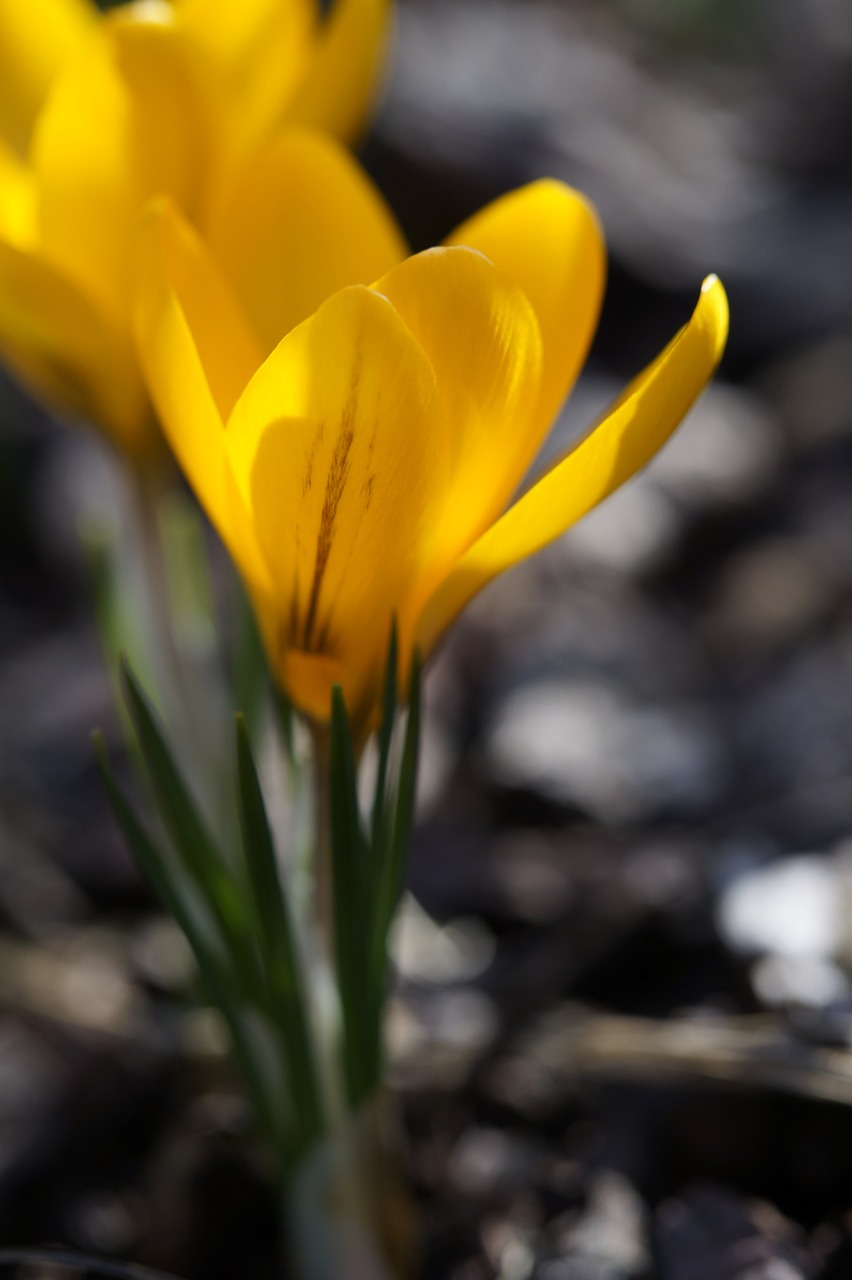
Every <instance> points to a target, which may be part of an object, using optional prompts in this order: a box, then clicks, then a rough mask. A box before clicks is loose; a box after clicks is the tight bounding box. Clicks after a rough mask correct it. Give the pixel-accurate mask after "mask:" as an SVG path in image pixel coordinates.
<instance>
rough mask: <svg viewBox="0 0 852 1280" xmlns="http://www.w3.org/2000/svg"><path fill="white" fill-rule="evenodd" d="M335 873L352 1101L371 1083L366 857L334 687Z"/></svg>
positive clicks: (350, 755)
mask: <svg viewBox="0 0 852 1280" xmlns="http://www.w3.org/2000/svg"><path fill="white" fill-rule="evenodd" d="M329 802H330V805H331V814H330V817H331V824H330V826H331V878H332V915H333V923H334V951H335V956H334V959H335V966H336V972H337V984H338V989H339V992H340V1001H341V1006H342V1013H343V1027H344V1036H345V1066H346V1080H347V1088H348V1093H349V1101H350V1103H351V1104H352V1105H356V1104H357V1103H358V1102H359V1101H360V1100H361V1098H362V1097H363V1096H364V1092H365V1090H366V1089H367V1088H368V1087H369V1085H370V1084H371V1083H372V1080H371V1063H370V1053H369V1044H370V1034H369V1023H368V1009H369V991H368V978H369V974H368V972H367V964H368V947H367V938H368V934H367V930H366V929H365V928H364V922H365V919H366V911H367V907H368V902H367V891H368V857H367V853H368V851H367V847H366V842H365V840H364V835H363V832H362V830H361V820H360V813H359V808H358V787H357V772H356V767H355V751H354V748H353V744H352V730H351V727H350V724H349V715H348V713H347V710H346V703H345V701H344V697H343V690H342V689H341V688H340V686H339V685H335V687H334V690H333V692H332V714H331V729H330V735H329Z"/></svg>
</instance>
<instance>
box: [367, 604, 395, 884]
mask: <svg viewBox="0 0 852 1280" xmlns="http://www.w3.org/2000/svg"><path fill="white" fill-rule="evenodd" d="M398 667H399V641H398V638H397V630H396V618H394V620H393V623H392V624H391V632H390V641H389V644H388V658H387V664H386V667H385V689H384V696H383V698H382V722H381V725H380V727H379V735H378V743H377V746H378V753H379V759H378V765H377V768H376V790H375V796H374V799H373V821H372V848H373V854H374V860H375V857H376V855H377V854H378V853H379V852H380V849H381V844H382V837H383V834H384V832H383V829H384V825H385V805H386V800H387V796H386V791H387V776H388V763H389V759H390V751H391V743H392V741H393V730H394V724H395V723H396V709H397V698H396V683H397V679H398Z"/></svg>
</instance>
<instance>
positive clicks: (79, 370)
mask: <svg viewBox="0 0 852 1280" xmlns="http://www.w3.org/2000/svg"><path fill="white" fill-rule="evenodd" d="M0 352H2V356H3V359H4V360H5V361H6V362H7V363H8V364H9V366H10V367H11V368H12V369H13V370H14V371H15V372H16V373H17V374H18V376H19V377H20V378H21V380H22V381H23V382H24V383H25V384H26V385H28V386H29V387H30V388H31V389H32V390H33V391H35V392H36V394H37V395H39V396H41V397H43V398H44V399H46V400H47V401H49V402H50V403H52V404H53V405H54V406H56V407H57V408H59V409H61V410H64V411H69V412H71V413H73V414H75V415H80V416H82V417H84V418H88V419H89V420H90V421H92V422H93V423H95V424H96V425H98V426H100V427H101V428H102V429H103V430H104V431H105V432H106V433H107V434H108V435H110V436H111V437H112V438H113V439H114V440H115V442H116V443H117V444H119V445H120V447H121V448H123V449H124V450H125V451H127V452H129V453H131V454H136V455H141V454H143V453H145V452H146V451H147V450H149V449H151V448H152V447H154V446H155V442H156V440H157V438H158V435H157V432H156V431H155V428H154V423H153V417H152V414H151V410H150V407H149V404H148V399H147V396H146V395H145V391H144V388H143V386H142V382H141V379H140V377H139V373H138V371H137V367H136V361H135V359H134V354H133V348H132V345H131V344H130V342H129V341H128V338H127V335H126V334H125V333H124V332H122V331H117V330H116V329H115V328H114V327H113V326H111V325H110V324H109V323H108V321H107V319H106V318H105V317H104V316H103V315H102V314H100V313H99V312H98V310H97V309H96V307H95V306H94V305H93V304H92V303H91V302H90V301H89V300H88V299H87V298H86V297H85V295H84V294H82V293H81V292H80V291H79V290H77V289H76V288H75V287H74V286H73V285H72V284H71V283H69V281H67V280H66V279H64V278H63V277H62V276H61V275H60V274H59V273H58V272H57V271H56V270H55V269H54V268H53V267H51V266H50V265H49V264H48V263H45V262H42V261H40V260H39V259H38V258H37V257H35V256H34V255H33V254H31V253H27V252H25V251H22V250H20V249H18V248H16V247H15V246H13V245H11V244H8V243H3V242H2V241H0Z"/></svg>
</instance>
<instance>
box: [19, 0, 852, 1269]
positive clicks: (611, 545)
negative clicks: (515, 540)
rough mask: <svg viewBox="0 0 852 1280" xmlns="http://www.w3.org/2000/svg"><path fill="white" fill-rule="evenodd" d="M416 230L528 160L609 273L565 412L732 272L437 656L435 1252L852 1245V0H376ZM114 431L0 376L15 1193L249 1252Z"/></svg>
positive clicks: (421, 1138)
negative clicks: (556, 191) (611, 460)
mask: <svg viewBox="0 0 852 1280" xmlns="http://www.w3.org/2000/svg"><path fill="white" fill-rule="evenodd" d="M364 157H365V160H366V162H367V164H368V166H369V168H370V169H371V171H372V172H373V174H374V175H375V177H376V178H377V180H378V181H379V183H380V184H381V186H382V188H383V190H384V191H385V193H386V194H387V196H388V197H389V199H390V201H391V203H392V204H393V206H394V208H395V209H396V211H397V213H398V215H399V217H400V218H401V220H402V223H403V226H404V227H405V229H406V232H407V234H408V236H409V238H410V241H411V243H412V245H413V247H414V248H423V247H426V246H427V245H429V244H432V243H436V242H438V241H439V240H440V239H441V238H442V237H443V236H444V235H445V234H446V233H447V232H448V231H449V230H450V229H451V228H452V227H453V226H454V225H455V224H456V223H457V222H459V221H460V220H461V219H462V218H463V217H465V216H467V215H468V214H469V213H471V212H472V211H473V210H475V209H476V208H477V207H479V206H480V205H481V204H483V203H484V202H486V201H487V200H489V199H491V198H493V197H495V196H497V195H499V194H500V193H501V192H502V191H505V190H506V189H508V188H510V187H512V186H516V185H519V184H521V183H523V182H526V181H529V180H532V179H534V178H536V177H540V176H544V175H547V174H550V175H553V176H556V177H560V178H563V179H565V180H566V181H568V182H571V183H572V184H574V185H576V186H578V187H580V188H581V189H582V190H584V191H585V192H586V193H587V194H588V195H589V196H590V197H591V198H592V199H593V200H594V201H595V203H596V204H597V206H598V208H599V209H600V212H601V215H602V220H603V223H604V226H605V228H606V232H607V238H608V242H609V247H610V275H609V288H608V293H607V300H606V305H605V310H604V315H603V319H602V323H601V328H600V333H599V336H598V339H597V341H596V343H595V346H594V349H593V352H592V356H591V359H590V361H589V365H588V370H587V373H586V375H584V377H583V379H582V381H581V384H580V386H579V387H578V390H577V392H576V394H575V396H574V397H573V398H572V401H571V403H570V405H569V406H568V408H567V410H566V412H565V414H564V416H563V419H562V420H561V421H560V423H559V424H558V426H557V428H556V432H555V436H554V442H553V446H552V447H553V448H554V449H557V448H559V447H563V446H564V444H565V443H566V442H567V441H568V440H569V439H570V438H571V436H572V434H573V433H575V432H576V431H578V430H579V429H581V428H582V426H583V425H584V424H586V423H588V422H589V421H590V420H591V419H593V417H594V415H595V413H596V412H597V411H598V410H599V409H600V407H601V406H602V405H604V404H606V403H607V402H608V400H609V399H610V398H611V397H612V396H614V395H615V394H617V392H618V390H619V389H620V387H621V386H622V385H623V383H624V381H625V380H626V379H627V378H629V377H630V376H632V375H633V374H634V373H635V372H636V371H637V370H638V369H639V368H640V367H641V366H642V364H644V363H645V362H646V361H647V360H648V359H650V358H651V357H652V356H653V355H654V354H656V352H657V350H659V348H660V347H661V346H662V345H663V343H664V342H665V341H667V340H668V338H669V337H670V336H671V335H672V334H673V333H674V332H675V330H676V329H677V327H678V326H679V325H680V324H682V323H683V322H684V321H685V320H686V318H687V317H688V315H689V312H690V310H691V307H692V306H693V304H694V301H695V298H696V296H697V292H698V288H699V286H700V282H701V280H702V278H703V277H704V276H705V275H706V274H708V273H709V272H711V271H715V272H717V274H719V275H720V276H721V277H722V279H723V281H724V282H725V284H726V286H727V288H728V291H729V295H730V300H731V312H732V328H731V339H730V344H729V348H728V352H727V355H726V357H725V361H724V364H723V368H722V371H721V374H720V376H719V378H718V379H717V381H716V383H715V384H714V385H713V387H712V388H711V389H710V391H709V392H708V393H707V395H706V396H705V397H704V399H703V400H702V401H701V403H700V404H699V406H698V407H697V409H696V410H695V411H694V413H693V414H692V416H691V417H690V419H689V421H688V422H687V424H686V425H685V426H684V427H683V428H682V430H681V431H680V432H679V433H678V435H677V436H676V437H675V439H674V440H673V441H672V443H671V444H670V446H669V447H668V448H667V449H666V450H665V452H664V453H663V455H661V457H660V458H659V459H658V460H656V461H655V463H654V464H653V465H652V467H651V468H650V469H649V471H648V472H647V473H646V474H645V475H643V476H641V477H639V478H638V479H637V480H635V481H634V482H633V483H632V484H631V485H630V486H628V488H627V489H625V490H624V491H622V492H621V493H619V494H618V495H616V496H615V497H613V498H612V499H611V500H610V501H609V502H607V503H606V504H605V506H604V507H603V508H602V509H601V510H600V511H599V512H596V513H595V514H594V515H593V516H592V517H590V518H589V519H588V520H587V521H586V522H585V523H584V524H583V525H582V526H581V527H579V528H578V529H576V530H574V531H572V533H571V534H570V535H569V536H568V537H566V539H564V541H563V542H561V543H560V544H558V545H556V546H554V547H553V548H551V549H550V550H549V551H547V552H546V553H544V554H542V555H541V556H539V557H538V558H537V559H536V560H535V561H534V562H532V563H529V564H527V565H525V566H522V567H520V568H518V569H516V570H515V571H513V572H512V573H511V574H510V575H508V576H507V577H506V578H504V579H503V580H501V581H500V582H498V583H497V584H495V585H494V586H493V587H492V588H491V589H490V590H489V591H488V592H487V593H486V594H485V595H484V596H483V597H482V598H481V599H480V600H479V601H478V602H477V603H476V604H475V606H474V607H473V608H472V609H471V610H470V611H469V613H468V615H467V616H466V618H465V619H464V620H463V621H462V623H461V624H460V625H459V626H458V628H457V629H456V631H455V632H454V634H453V636H452V637H451V638H450V640H449V642H448V643H447V645H446V646H445V649H444V651H443V653H442V654H441V656H440V657H439V659H438V661H437V662H436V663H435V666H434V669H433V671H432V673H431V676H430V682H429V686H428V700H429V716H428V723H427V727H426V735H425V742H424V768H423V777H422V798H421V799H422V804H421V814H422V817H421V823H420V827H419V830H418V835H417V838H416V842H415V849H414V856H413V860H412V867H411V877H410V879H411V886H412V889H413V891H414V894H415V895H416V898H417V900H418V901H419V903H420V904H421V905H422V907H423V908H425V910H426V911H427V912H428V913H430V914H431V915H432V916H433V917H434V918H435V920H437V921H438V922H439V924H440V925H441V926H442V927H441V929H440V930H435V929H433V928H431V927H429V925H428V924H427V923H426V922H424V920H423V918H422V917H419V916H418V915H417V914H416V912H415V911H413V909H408V910H407V922H406V930H405V936H404V940H403V942H402V943H401V946H400V967H401V973H402V981H401V989H400V995H399V998H398V999H397V1000H396V1001H395V1003H394V1007H393V1009H392V1013H391V1024H390V1029H391V1043H392V1045H393V1051H394V1059H395V1067H394V1076H395V1082H396V1084H397V1085H398V1088H399V1090H400V1094H401V1098H402V1107H403V1113H404V1118H405V1124H406V1128H407V1132H408V1135H409V1156H408V1159H409V1169H410V1176H411V1178H412V1181H413V1185H414V1187H415V1190H416V1192H417V1195H418V1197H419V1199H420V1201H421V1203H422V1207H423V1214H424V1241H425V1257H426V1264H425V1273H426V1275H427V1276H428V1277H429V1278H430V1280H432V1277H434V1278H435V1280H438V1277H441V1278H442V1280H443V1278H444V1277H447V1278H449V1277H452V1278H454V1280H479V1278H480V1277H482V1278H483V1280H484V1278H485V1277H491V1276H501V1277H505V1278H506V1280H526V1278H527V1277H535V1278H536V1280H648V1278H650V1277H655V1278H659V1280H799V1278H803V1277H807V1278H809V1280H843V1278H844V1277H848V1276H850V1275H852V1111H850V1109H849V1104H850V1102H852V1059H850V1055H849V1052H848V1047H849V1039H850V1035H852V1000H850V982H852V927H850V920H852V913H850V910H849V904H850V902H852V431H850V428H852V163H850V161H852V9H850V7H849V5H848V3H847V0H586V2H583V0H573V2H570V3H569V2H567V0H566V2H565V3H562V4H556V3H544V0H400V5H399V21H398V29H397V39H396V49H395V58H394V66H393V71H392V75H391V77H390V83H389V88H388V93H387V96H386V99H385V101H384V104H383V107H382V110H381V111H380V113H379V116H378V119H377V122H376V126H375V129H374V131H373V133H372V135H371V137H370V139H369V140H368V142H367V144H366V147H365V150H364ZM120 503H121V496H120V489H119V487H118V486H117V483H116V480H115V477H114V474H113V470H112V468H111V466H110V464H109V461H108V460H107V459H105V458H104V457H103V456H102V454H101V451H100V447H99V446H98V445H97V444H95V443H94V442H93V441H92V440H90V439H88V438H86V437H84V436H82V435H80V434H75V433H71V432H69V431H68V430H67V429H65V428H61V427H58V426H56V425H55V424H52V423H51V422H49V421H48V420H47V419H46V418H45V417H44V416H43V415H41V414H40V413H39V412H38V411H36V410H35V409H34V408H33V407H32V405H30V404H29V403H28V402H26V401H25V400H24V398H23V397H22V396H21V395H20V394H19V393H18V392H16V391H15V390H14V389H13V388H12V387H11V386H8V385H7V384H4V385H3V390H2V400H0V655H2V667H0V918H2V925H3V928H2V932H0V1241H2V1242H5V1243H16V1244H21V1243H43V1242H46V1241H62V1242H66V1243H69V1244H71V1245H73V1246H75V1247H77V1248H84V1249H92V1250H97V1251H102V1252H104V1253H107V1254H112V1255H115V1256H119V1257H125V1258H136V1259H138V1260H140V1261H144V1262H148V1263H149V1264H151V1265H157V1266H160V1267H162V1268H164V1269H166V1270H170V1271H172V1272H174V1273H175V1274H177V1275H181V1276H184V1277H186V1280H195V1278H196V1277H198V1278H199V1280H200V1278H201V1277H204V1280H219V1278H221V1280H230V1278H231V1277H247V1278H252V1277H255V1276H257V1277H261V1276H267V1275H272V1274H274V1259H275V1256H276V1249H277V1242H276V1235H275V1225H274V1223H275V1213H274V1205H273V1204H272V1202H271V1200H270V1198H269V1196H268V1193H267V1192H266V1191H265V1189H264V1187H265V1183H264V1170H263V1166H262V1161H261V1159H260V1157H259V1155H258V1153H257V1151H256V1149H255V1147H254V1146H253V1143H252V1141H251V1125H250V1117H249V1115H248V1113H247V1111H246V1108H245V1107H244V1105H243V1104H242V1103H241V1101H240V1095H239V1091H238V1089H237V1087H236V1085H235V1083H234V1082H233V1081H232V1079H231V1078H230V1076H229V1073H228V1070H227V1066H226V1063H225V1060H224V1048H223V1043H222V1036H221V1032H220V1030H219V1028H218V1025H217V1024H216V1023H215V1021H214V1020H212V1019H211V1018H210V1017H209V1016H208V1015H207V1014H205V1013H203V1012H199V1011H197V1010H193V1008H192V1006H191V1004H190V1003H189V1002H188V1001H187V999H186V994H185V993H186V989H187V983H188V980H189V973H188V967H187V963H186V957H185V953H184V950H183V948H182V946H181V942H180V939H179V938H177V937H176V936H175V933H174V931H173V929H172V927H171V926H170V925H169V924H168V923H167V922H165V921H163V920H162V919H161V918H160V917H159V915H158V913H157V912H156V910H155V908H154V904H153V902H152V899H151V897H150V895H149V893H148V891H147V889H146V888H145V887H144V886H143V885H142V884H141V883H140V881H139V879H138V877H137V875H136V873H135V871H134V869H133V867H132V865H131V864H130V862H129V859H128V858H127V856H126V854H125V852H124V849H123V847H122V845H121V842H120V839H119V837H118V834H117V832H116V831H115V829H114V827H113V825H112V822H111V820H110V818H109V816H108V813H107V809H106V805H105V802H104V799H103V797H102V794H101V791H100V788H99V785H98V781H97V778H96V775H95V769H94V763H93V759H92V755H91V750H90V746H89V739H88V735H89V731H90V729H91V728H92V727H93V726H94V725H95V724H107V725H108V726H109V725H113V726H114V724H115V722H114V716H113V712H112V710H111V701H110V690H109V687H108V683H107V680H106V678H105V676H104V674H103V665H102V660H101V656H100V652H99V647H98V641H97V638H96V635H95V631H94V627H93V624H92V622H91V618H90V602H89V599H88V595H87V589H86V579H85V572H84V568H83V564H82V557H81V554H80V551H79V547H78V542H77V537H76V521H77V518H78V516H79V513H80V512H81V511H82V510H86V509H87V508H91V507H103V506H104V505H106V506H109V505H110V504H112V505H113V507H114V508H116V509H117V508H118V507H119V506H120Z"/></svg>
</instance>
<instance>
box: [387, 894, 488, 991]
mask: <svg viewBox="0 0 852 1280" xmlns="http://www.w3.org/2000/svg"><path fill="white" fill-rule="evenodd" d="M391 954H392V955H393V958H394V962H395V964H396V966H397V968H398V969H399V971H400V974H401V975H402V976H403V977H404V978H412V979H415V980H416V981H420V982H434V983H445V982H470V981H472V980H473V979H474V978H477V977H479V975H480V974H481V973H484V972H485V970H486V969H487V968H488V966H489V965H490V964H491V961H492V960H493V958H494V939H493V937H492V936H491V934H490V933H489V932H488V930H487V929H486V928H485V926H484V925H483V924H482V923H481V922H480V921H478V920H472V919H471V920H452V921H450V923H449V924H446V925H440V924H438V923H437V922H436V921H435V920H433V919H432V917H431V916H429V915H427V913H426V912H425V911H424V910H423V908H422V907H421V906H420V905H419V904H418V903H417V902H416V900H415V899H414V898H413V897H412V896H411V894H406V895H405V897H404V899H403V903H402V907H401V909H400V911H399V914H398V915H397V918H396V921H395V923H394V926H393V933H392V936H391Z"/></svg>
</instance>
